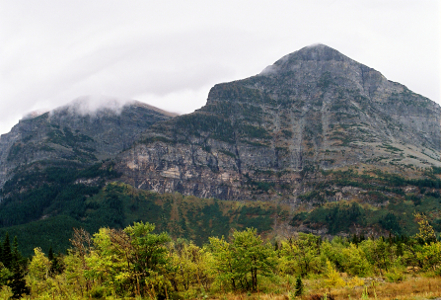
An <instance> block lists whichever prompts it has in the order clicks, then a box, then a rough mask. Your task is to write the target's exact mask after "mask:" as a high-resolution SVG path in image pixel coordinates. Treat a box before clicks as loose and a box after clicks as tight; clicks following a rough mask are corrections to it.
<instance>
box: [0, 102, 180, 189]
mask: <svg viewBox="0 0 441 300" xmlns="http://www.w3.org/2000/svg"><path fill="white" fill-rule="evenodd" d="M105 100H106V99H105ZM108 100H109V101H113V100H114V99H110V98H109V99H108ZM87 101H88V99H86V98H83V99H79V100H77V101H75V102H73V103H72V104H70V105H68V106H65V107H61V108H59V109H56V110H54V111H52V112H47V113H44V114H42V115H40V116H37V117H33V118H27V119H23V120H21V121H20V122H19V123H18V124H17V125H16V126H14V127H13V128H12V130H11V132H9V133H7V134H4V135H2V136H1V138H0V188H1V187H2V186H3V185H4V184H5V182H6V181H7V180H8V179H9V178H11V177H12V176H13V175H14V174H15V173H16V172H17V171H18V170H19V169H26V168H27V167H30V166H32V165H34V164H36V163H39V164H41V163H44V164H54V163H72V164H75V165H79V166H81V165H85V166H87V165H91V164H93V163H96V162H98V161H101V160H103V159H108V158H113V157H115V156H116V155H117V154H118V153H120V152H121V151H123V150H125V149H128V148H129V147H130V146H131V144H132V143H133V142H134V141H135V140H137V139H138V138H139V136H140V134H141V132H143V131H144V130H146V129H147V128H148V127H150V126H151V125H152V124H154V123H156V122H158V121H164V120H168V119H170V118H171V117H173V115H172V114H170V113H167V112H164V111H161V110H159V109H157V108H154V107H151V106H148V105H145V104H142V103H139V102H133V101H132V102H130V103H127V104H125V105H122V104H121V105H119V106H117V107H115V106H113V107H111V108H109V106H107V107H106V106H104V108H101V109H95V110H94V111H93V112H90V111H85V110H84V105H85V104H87ZM82 108H83V109H82Z"/></svg>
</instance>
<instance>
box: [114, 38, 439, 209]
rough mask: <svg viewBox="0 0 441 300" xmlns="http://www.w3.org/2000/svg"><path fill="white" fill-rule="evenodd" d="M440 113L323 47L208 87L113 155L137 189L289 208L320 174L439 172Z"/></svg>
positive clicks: (429, 103)
mask: <svg viewBox="0 0 441 300" xmlns="http://www.w3.org/2000/svg"><path fill="white" fill-rule="evenodd" d="M439 151H440V107H439V105H438V104H436V103H434V102H433V101H431V100H429V99H427V98H425V97H422V96H420V95H417V94H415V93H413V92H411V91H410V90H408V89H407V88H406V87H405V86H403V85H401V84H398V83H395V82H392V81H389V80H387V79H386V78H385V77H384V76H383V75H382V74H381V73H379V72H378V71H376V70H374V69H371V68H369V67H367V66H365V65H363V64H360V63H358V62H356V61H354V60H352V59H350V58H348V57H346V56H344V55H343V54H341V53H340V52H338V51H336V50H334V49H332V48H329V47H327V46H324V45H316V46H312V47H305V48H303V49H301V50H299V51H297V52H294V53H291V54H289V55H286V56H285V57H283V58H281V59H280V60H278V61H277V62H275V63H274V64H273V65H271V66H269V67H267V68H266V69H265V70H264V71H262V73H260V74H258V75H256V76H253V77H250V78H247V79H244V80H239V81H234V82H230V83H223V84H218V85H216V86H214V87H213V88H212V89H211V91H210V93H209V95H208V99H207V104H206V106H204V107H203V108H201V109H200V110H197V111H196V112H194V113H192V114H189V115H184V116H180V117H176V118H174V119H171V120H168V121H166V122H160V123H157V124H155V125H153V126H152V127H151V128H149V129H148V130H147V131H146V132H145V133H144V134H143V138H142V139H141V140H139V142H138V143H136V144H135V145H134V146H133V147H131V148H130V149H128V150H126V151H124V152H123V153H122V154H121V155H119V156H118V159H117V160H118V165H117V167H118V169H119V170H120V171H122V172H123V173H124V180H125V181H126V182H128V183H130V184H132V185H134V186H135V187H137V188H142V189H148V190H154V191H158V192H161V193H162V192H173V191H177V192H181V193H184V194H192V195H196V196H199V197H217V198H221V199H236V200H237V199H252V198H255V199H261V200H269V199H275V198H279V199H282V200H283V199H284V200H287V201H292V200H295V199H296V195H297V194H298V193H299V192H302V191H303V190H302V189H303V185H302V183H303V182H304V181H305V180H307V181H311V180H319V179H317V177H319V176H320V174H319V172H317V171H318V170H319V169H324V170H327V169H339V168H343V167H347V166H359V165H363V166H373V167H384V166H387V167H390V168H392V169H394V170H401V171H402V170H404V169H405V168H406V166H407V167H409V166H419V167H425V166H426V167H427V166H431V165H436V166H439V165H440V161H439Z"/></svg>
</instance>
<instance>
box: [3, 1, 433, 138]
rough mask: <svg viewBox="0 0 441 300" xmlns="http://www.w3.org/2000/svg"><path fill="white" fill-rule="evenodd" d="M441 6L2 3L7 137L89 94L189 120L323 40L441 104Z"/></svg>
mask: <svg viewBox="0 0 441 300" xmlns="http://www.w3.org/2000/svg"><path fill="white" fill-rule="evenodd" d="M440 42H441V8H440V1H439V0H366V1H363V0H359V1H354V0H347V1H339V0H303V1H300V0H296V1H294V0H289V1H277V0H272V1H257V0H253V1H251V0H248V1H240V0H234V1H226V0H222V1H215V0H213V1H207V0H204V1H191V0H190V1H167V0H165V1H153V0H140V1H132V0H124V1H123V0H121V1H115V0H93V1H90V0H86V1H82V0H69V1H67V0H66V1H61V0H39V1H28V0H25V1H24V0H0V133H5V132H8V131H9V130H10V129H11V127H12V126H13V125H14V124H16V123H17V122H18V120H19V119H20V118H22V117H23V116H24V115H26V114H28V113H29V112H31V111H35V110H43V109H53V108H55V107H58V106H60V105H63V104H66V103H68V102H70V101H71V100H73V99H75V98H77V97H80V96H83V95H108V96H115V97H121V98H125V99H126V98H127V99H136V100H140V101H143V102H146V103H149V104H151V105H154V106H157V107H160V108H163V109H166V110H169V111H172V112H177V113H189V112H192V111H194V110H195V109H197V108H199V107H201V106H203V105H204V104H205V101H206V98H207V95H208V91H209V89H210V88H211V87H212V86H213V85H214V84H216V83H220V82H226V81H232V80H236V79H242V78H246V77H249V76H252V75H255V74H257V73H259V72H260V71H261V70H263V69H264V68H265V67H266V66H267V65H270V64H272V63H274V62H275V61H276V60H277V59H279V58H280V57H282V56H283V55H285V54H288V53H291V52H294V51H296V50H298V49H300V48H302V47H304V46H307V45H310V44H315V43H323V44H326V45H328V46H330V47H333V48H335V49H337V50H339V51H340V52H342V53H343V54H345V55H347V56H349V57H351V58H353V59H355V60H357V61H359V62H361V63H363V64H366V65H368V66H370V67H372V68H374V69H376V70H378V71H380V72H381V73H383V75H384V76H386V77H387V78H388V79H390V80H392V81H396V82H400V83H402V84H404V85H406V86H407V87H408V88H410V89H411V90H413V91H414V92H416V93H419V94H422V95H423V96H426V97H428V98H430V99H432V100H434V101H436V102H438V103H440V98H441V97H440V94H441V90H440V81H441V75H440V74H441V47H440Z"/></svg>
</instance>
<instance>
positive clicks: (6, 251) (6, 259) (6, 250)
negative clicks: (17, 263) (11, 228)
mask: <svg viewBox="0 0 441 300" xmlns="http://www.w3.org/2000/svg"><path fill="white" fill-rule="evenodd" d="M2 249H3V253H2V262H3V265H4V266H5V267H6V268H8V269H11V267H12V250H11V241H10V240H9V233H8V232H6V234H5V239H4V241H3V247H2Z"/></svg>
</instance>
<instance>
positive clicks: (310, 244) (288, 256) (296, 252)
mask: <svg viewBox="0 0 441 300" xmlns="http://www.w3.org/2000/svg"><path fill="white" fill-rule="evenodd" d="M280 253H281V255H282V259H285V260H286V261H288V262H294V266H295V267H296V269H297V273H298V274H300V275H301V276H302V277H303V276H305V275H306V274H308V273H309V272H311V271H314V272H319V271H320V269H321V262H320V257H319V254H320V238H319V237H317V236H315V235H312V234H305V233H299V234H298V235H297V236H293V237H290V238H289V239H287V240H286V241H283V242H282V246H281V250H280Z"/></svg>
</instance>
